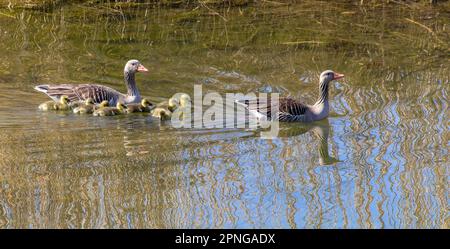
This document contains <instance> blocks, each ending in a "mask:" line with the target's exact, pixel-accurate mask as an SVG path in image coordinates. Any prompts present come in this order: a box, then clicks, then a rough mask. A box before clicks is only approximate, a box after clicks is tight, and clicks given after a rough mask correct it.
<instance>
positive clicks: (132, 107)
mask: <svg viewBox="0 0 450 249" xmlns="http://www.w3.org/2000/svg"><path fill="white" fill-rule="evenodd" d="M154 108H155V105H153V104H152V103H150V101H148V99H145V98H144V99H142V100H141V103H135V104H128V105H127V110H126V112H127V113H133V112H150V111H151V110H153V109H154Z"/></svg>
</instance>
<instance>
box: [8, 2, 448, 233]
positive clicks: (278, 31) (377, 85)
mask: <svg viewBox="0 0 450 249" xmlns="http://www.w3.org/2000/svg"><path fill="white" fill-rule="evenodd" d="M311 7H312V6H310V5H309V2H308V1H306V2H305V3H301V4H300V3H299V4H292V5H289V6H286V5H282V6H271V7H270V8H269V7H268V6H265V7H263V8H260V9H254V8H253V7H251V6H250V7H247V8H241V9H239V8H236V9H234V8H230V9H229V10H226V11H225V10H224V11H223V12H220V15H221V16H222V17H225V19H226V20H227V21H225V20H223V18H222V17H221V16H218V15H210V13H209V10H207V9H202V8H200V9H196V10H192V11H187V10H184V11H182V10H177V9H158V8H156V9H146V8H137V9H131V10H123V11H124V12H120V11H119V12H117V11H113V10H110V9H108V8H98V9H96V8H93V7H86V6H83V5H80V6H78V5H77V6H63V7H61V8H56V9H54V10H53V11H49V12H48V13H43V12H39V11H20V12H14V13H10V14H11V15H12V16H13V17H9V16H3V15H2V16H0V23H1V25H0V36H1V40H2V43H0V49H1V50H2V54H0V87H1V88H2V91H0V129H1V130H2V132H1V133H0V141H1V145H0V155H1V156H0V227H2V228H15V227H48V228H51V227H70V228H78V227H83V228H88V227H113V228H119V227H130V228H142V227H149V228H211V227H215V228H235V227H238V228H335V227H337V228H392V227H396V228H448V226H449V223H448V199H447V195H448V166H449V163H448V145H449V142H448V141H449V133H448V127H449V123H448V117H449V111H448V90H449V75H450V74H449V70H448V62H449V57H448V48H449V47H448V32H447V33H446V31H445V30H446V28H448V24H449V23H448V20H449V19H448V18H446V15H447V13H448V10H446V9H445V6H443V7H442V8H444V9H442V8H417V9H416V8H413V9H410V8H406V7H399V8H391V6H390V5H386V6H384V4H382V5H379V6H378V7H365V6H360V7H358V8H356V7H355V6H354V5H351V4H334V3H319V6H318V7H320V8H311ZM316 7H317V6H316ZM307 10H308V11H307ZM4 11H6V10H4ZM304 17H307V18H304ZM447 17H448V15H447ZM411 20H412V21H414V22H416V23H414V22H411ZM417 23H420V24H422V26H421V25H418V24H417ZM424 26H425V27H427V28H430V29H431V31H432V32H433V33H432V34H431V33H430V31H429V30H427V29H426V28H424ZM344 31H345V32H344ZM133 57H136V58H137V59H139V60H140V61H142V63H143V64H144V65H146V66H147V68H149V69H150V74H149V75H147V76H143V75H138V76H137V82H138V86H139V88H140V90H141V93H142V94H143V95H144V96H147V97H149V98H150V99H151V100H152V101H154V102H158V101H162V100H165V99H167V98H168V97H170V96H172V95H173V94H174V93H176V92H186V93H189V94H191V95H192V94H193V85H194V84H202V87H203V89H204V93H207V92H210V91H216V92H219V93H221V94H225V93H227V92H242V93H247V92H249V91H259V92H280V93H281V94H282V95H288V94H289V93H290V94H291V95H292V96H294V97H298V98H302V99H304V100H305V102H307V103H310V102H313V101H314V100H315V98H316V96H317V95H316V94H317V83H318V82H317V80H318V79H317V78H318V74H319V73H320V72H321V71H323V70H325V69H328V68H331V69H334V70H336V71H339V72H343V73H345V75H346V78H345V80H343V81H339V82H334V83H333V84H332V85H331V87H330V88H331V93H330V98H331V99H330V102H331V111H332V115H331V116H330V117H329V118H328V119H327V120H323V121H321V122H316V123H313V124H307V125H305V124H281V126H280V129H281V130H280V134H279V137H278V138H276V139H272V140H271V139H261V138H260V132H261V130H250V129H175V128H172V127H171V126H170V122H169V123H168V122H159V121H158V120H155V119H152V118H150V117H148V116H147V115H142V114H136V115H128V116H119V117H105V118H95V117H92V116H78V115H70V114H65V113H43V112H39V111H38V110H37V105H38V104H39V103H40V102H43V101H44V100H46V97H45V96H43V95H42V94H40V93H37V92H34V91H33V89H32V87H33V86H34V85H36V84H38V83H54V82H58V83H65V82H73V83H81V82H96V83H100V84H105V85H108V86H111V87H114V88H116V89H119V90H122V91H123V89H125V88H124V85H123V83H122V73H121V72H122V69H123V64H124V63H125V62H126V61H127V60H128V59H130V58H133Z"/></svg>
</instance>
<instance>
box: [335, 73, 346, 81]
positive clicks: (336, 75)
mask: <svg viewBox="0 0 450 249" xmlns="http://www.w3.org/2000/svg"><path fill="white" fill-rule="evenodd" d="M341 78H344V75H343V74H340V73H334V76H333V80H338V79H341Z"/></svg>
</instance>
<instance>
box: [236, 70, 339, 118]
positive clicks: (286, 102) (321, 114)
mask: <svg viewBox="0 0 450 249" xmlns="http://www.w3.org/2000/svg"><path fill="white" fill-rule="evenodd" d="M343 77H344V75H343V74H339V73H335V72H333V71H331V70H326V71H324V72H322V73H321V74H320V78H319V79H320V81H319V98H318V99H317V101H316V103H315V104H314V105H306V104H303V103H302V102H300V101H298V100H296V99H292V98H279V100H278V101H276V102H273V103H272V101H271V99H259V98H257V99H253V100H238V101H237V103H238V104H241V105H244V106H245V107H246V108H247V109H248V110H249V112H250V113H252V114H254V115H256V116H257V117H259V118H261V117H263V116H265V117H267V119H272V120H274V119H275V120H279V121H284V122H312V121H317V120H321V119H324V118H326V117H328V114H329V103H328V85H329V83H330V82H331V81H333V80H337V79H340V78H343ZM272 108H274V109H273V110H278V112H277V113H275V115H272V114H271V112H272ZM272 116H273V118H272Z"/></svg>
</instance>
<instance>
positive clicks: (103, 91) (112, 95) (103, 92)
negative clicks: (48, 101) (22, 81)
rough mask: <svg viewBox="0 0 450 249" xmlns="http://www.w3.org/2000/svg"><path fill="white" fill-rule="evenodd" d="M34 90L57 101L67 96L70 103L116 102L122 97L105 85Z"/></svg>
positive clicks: (48, 86)
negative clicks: (87, 101) (86, 101)
mask: <svg viewBox="0 0 450 249" xmlns="http://www.w3.org/2000/svg"><path fill="white" fill-rule="evenodd" d="M34 89H36V90H37V91H40V92H43V93H45V94H47V95H48V96H49V97H50V98H52V99H53V100H55V101H57V100H58V99H59V98H60V97H61V96H62V95H67V96H68V97H69V100H70V102H74V101H80V100H81V101H83V100H86V99H87V98H92V99H93V100H94V102H95V103H100V102H102V101H103V100H108V101H109V102H110V103H112V102H115V101H117V100H118V99H119V97H120V96H121V95H122V94H121V93H119V92H118V91H116V90H114V89H112V88H110V87H107V86H103V85H94V84H81V85H70V84H62V85H39V86H36V87H35V88H34Z"/></svg>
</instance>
